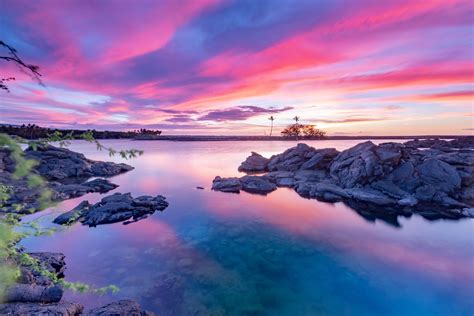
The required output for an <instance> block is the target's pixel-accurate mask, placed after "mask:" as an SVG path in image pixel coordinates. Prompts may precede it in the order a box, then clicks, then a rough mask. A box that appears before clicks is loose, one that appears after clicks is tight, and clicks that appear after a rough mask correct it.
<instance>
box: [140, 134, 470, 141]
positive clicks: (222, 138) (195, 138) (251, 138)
mask: <svg viewBox="0 0 474 316" xmlns="http://www.w3.org/2000/svg"><path fill="white" fill-rule="evenodd" d="M464 137H472V136H471V135H410V136H383V135H382V136H326V137H324V138H313V137H299V138H298V139H296V138H293V137H282V136H211V135H160V136H139V137H135V138H132V139H131V140H135V141H145V140H154V141H175V142H196V141H201V142H204V141H293V142H294V141H310V140H370V139H386V140H393V139H407V140H411V139H455V138H464Z"/></svg>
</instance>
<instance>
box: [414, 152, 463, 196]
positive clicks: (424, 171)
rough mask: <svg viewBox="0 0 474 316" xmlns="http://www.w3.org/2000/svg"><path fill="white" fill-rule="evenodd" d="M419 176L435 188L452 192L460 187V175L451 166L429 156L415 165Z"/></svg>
mask: <svg viewBox="0 0 474 316" xmlns="http://www.w3.org/2000/svg"><path fill="white" fill-rule="evenodd" d="M416 171H417V172H418V175H419V178H420V180H421V181H423V183H425V184H428V185H430V186H432V187H433V188H435V189H436V190H439V191H443V192H448V193H449V192H452V191H454V190H455V189H459V188H460V187H461V177H460V176H459V174H458V173H457V171H456V168H454V167H453V166H451V165H449V164H447V163H445V162H443V161H441V160H438V159H434V158H429V159H427V160H426V161H424V162H423V163H422V164H420V165H418V166H417V167H416Z"/></svg>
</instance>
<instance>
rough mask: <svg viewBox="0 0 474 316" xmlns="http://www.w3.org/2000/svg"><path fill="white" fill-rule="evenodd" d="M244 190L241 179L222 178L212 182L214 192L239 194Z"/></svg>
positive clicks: (216, 178)
mask: <svg viewBox="0 0 474 316" xmlns="http://www.w3.org/2000/svg"><path fill="white" fill-rule="evenodd" d="M241 189H242V184H241V183H240V180H239V178H221V177H219V176H217V177H215V178H214V180H213V181H212V190H214V191H221V192H231V193H239V192H240V190H241Z"/></svg>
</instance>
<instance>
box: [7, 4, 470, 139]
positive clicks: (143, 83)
mask: <svg viewBox="0 0 474 316" xmlns="http://www.w3.org/2000/svg"><path fill="white" fill-rule="evenodd" d="M2 4H3V11H2V19H0V39H1V40H4V41H5V42H7V43H10V44H12V45H13V46H14V47H16V48H17V49H18V51H19V52H20V54H21V55H22V56H23V57H24V58H25V60H28V61H29V62H31V63H33V64H38V65H39V66H40V67H41V68H40V69H41V72H42V74H43V76H44V77H43V78H44V81H45V83H46V85H47V88H46V89H45V88H42V87H32V85H33V84H32V82H31V80H30V78H28V77H27V76H25V75H24V74H21V73H18V72H17V70H16V69H15V68H14V67H10V66H9V65H6V64H5V63H0V71H1V72H2V73H8V74H9V75H15V76H16V77H17V79H18V80H17V81H16V82H15V83H14V84H12V86H11V91H12V93H11V94H10V95H0V98H1V101H2V118H1V119H2V122H0V123H14V122H15V123H17V122H21V121H22V118H23V122H24V123H41V124H43V125H56V126H59V125H60V126H68V125H74V124H75V122H76V121H78V120H80V121H81V124H84V126H98V127H100V126H106V125H107V124H110V122H114V120H123V121H124V122H122V123H124V124H120V125H114V126H122V127H123V128H126V126H129V125H130V126H135V127H137V126H152V125H156V126H162V127H163V128H170V129H171V128H173V126H176V125H180V126H185V125H186V128H187V130H189V131H192V128H193V127H194V128H195V129H196V132H203V131H204V132H205V130H206V127H207V128H208V132H209V133H214V132H215V131H216V129H218V130H220V131H223V132H224V133H232V132H233V130H232V129H230V128H229V126H231V125H230V124H234V123H239V124H240V123H242V125H241V127H242V130H241V133H243V134H245V133H248V134H251V133H255V132H256V130H255V126H257V125H258V126H265V125H266V123H268V122H267V120H266V117H265V116H268V115H271V114H277V113H282V112H285V113H282V114H284V115H285V117H286V116H288V117H289V118H291V117H292V116H294V115H300V116H302V117H303V118H304V119H305V120H307V121H313V122H319V123H321V124H322V125H324V124H327V125H328V126H329V127H330V126H331V125H332V126H337V127H338V128H340V130H337V131H336V130H334V131H331V130H330V132H334V133H336V132H337V133H356V132H357V133H358V132H359V131H361V130H362V131H366V132H371V133H372V132H373V133H384V132H385V129H384V128H383V126H382V125H381V123H382V122H384V124H385V123H386V124H389V122H390V121H392V120H393V121H395V120H404V121H405V124H404V125H403V131H399V133H400V134H411V133H415V132H416V133H417V134H419V133H422V132H423V131H426V133H428V132H431V131H432V127H430V126H438V128H439V130H438V133H440V134H442V133H446V134H455V133H457V132H459V133H461V132H462V131H463V130H466V129H467V128H470V126H471V124H472V121H471V122H470V121H469V120H467V119H466V116H465V115H464V113H466V112H467V111H469V110H471V111H472V96H473V92H472V91H473V87H472V55H473V54H474V49H473V47H472V45H471V43H472V41H473V40H474V38H473V34H472V15H473V14H474V8H473V6H472V3H471V2H470V1H468V0H445V1H441V0H433V1H421V2H416V1H409V0H396V1H395V0H387V1H371V0H357V1H356V0H352V1H342V0H334V1H302V2H298V3H297V4H295V3H294V1H290V0H261V1H235V2H228V1H220V0H203V1H170V0H165V1H151V0H150V1H148V0H145V1H141V2H140V3H136V4H135V3H134V5H130V4H129V3H128V2H127V1H118V2H117V1H105V2H100V3H94V5H93V6H92V5H91V4H90V3H89V2H87V1H56V0H45V1H41V2H34V1H27V0H4V1H3V3H2ZM440 39H443V40H440ZM241 104H249V105H243V106H242V105H241ZM290 105H291V106H290ZM315 105H316V106H317V107H316V109H317V110H314V109H315V108H314V106H315ZM341 109H346V111H351V112H353V113H354V114H353V116H351V117H347V116H343V115H342V116H341ZM367 112H370V114H367ZM387 113H390V115H387ZM448 113H449V117H450V118H451V117H452V120H450V121H448V122H446V120H445V117H446V115H448ZM287 114H288V115H287ZM407 117H409V118H411V119H410V120H406V118H407ZM426 118H430V119H429V122H428V121H427V119H426ZM456 118H457V123H456ZM264 120H265V121H264ZM286 120H288V118H287V119H286ZM127 124H129V125H127ZM244 124H247V126H250V127H248V128H247V130H246V129H245V128H246V127H245V126H246V125H244ZM252 124H253V125H252ZM107 126H109V125H107ZM352 126H354V127H352ZM226 128H227V129H228V131H226ZM356 128H357V130H356ZM183 129H184V127H183ZM420 129H422V130H420ZM165 132H166V131H165ZM262 132H263V131H259V133H260V134H261V133H262Z"/></svg>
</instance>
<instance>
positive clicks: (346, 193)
mask: <svg viewBox="0 0 474 316" xmlns="http://www.w3.org/2000/svg"><path fill="white" fill-rule="evenodd" d="M471 148H474V137H463V138H459V139H455V140H452V141H444V140H430V139H427V140H415V141H409V142H406V143H404V144H399V143H393V142H391V143H382V144H380V145H375V144H373V143H372V142H370V141H367V142H363V143H360V144H358V145H356V146H354V147H352V148H349V149H347V150H344V151H342V152H340V153H338V152H337V151H336V150H335V149H333V148H327V149H314V148H312V147H309V146H307V145H305V144H298V145H297V146H296V147H292V148H290V149H288V150H286V151H285V152H283V153H281V154H279V155H275V156H273V157H271V158H270V161H269V162H268V163H267V165H266V169H267V170H268V172H267V173H266V174H265V175H262V176H247V177H242V178H221V177H216V179H215V180H214V183H213V189H214V190H217V191H224V192H239V191H240V190H245V191H248V192H251V193H261V194H265V193H268V192H271V191H273V190H274V187H275V186H277V187H291V188H294V189H295V190H296V192H297V193H298V194H300V195H301V196H304V197H308V198H315V199H319V200H323V201H330V202H335V201H344V202H345V203H346V204H348V205H349V206H350V207H351V208H353V209H355V210H356V211H357V212H358V213H360V214H363V216H364V218H371V217H374V218H381V217H385V215H384V214H392V215H393V214H402V215H404V216H407V214H411V213H412V212H419V213H420V214H422V215H423V216H425V217H427V218H435V217H436V218H443V217H446V218H459V217H464V216H468V217H473V216H474V211H472V210H473V209H474V207H473V206H474V190H473V189H472V186H473V185H474V150H472V149H471ZM251 157H261V156H260V155H258V154H256V153H252V156H251ZM261 158H263V157H261ZM249 159H250V157H249V158H248V160H249ZM263 159H265V158H263ZM262 161H263V160H262ZM246 162H247V161H246ZM246 162H245V163H246ZM370 214H372V215H370ZM392 220H393V218H392ZM395 222H396V221H394V223H395Z"/></svg>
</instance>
